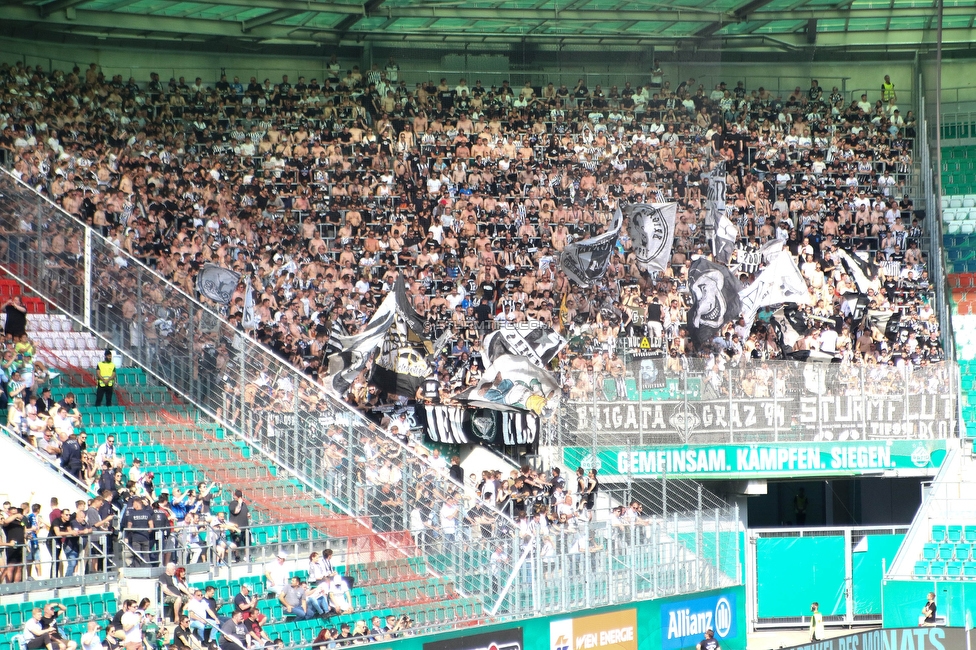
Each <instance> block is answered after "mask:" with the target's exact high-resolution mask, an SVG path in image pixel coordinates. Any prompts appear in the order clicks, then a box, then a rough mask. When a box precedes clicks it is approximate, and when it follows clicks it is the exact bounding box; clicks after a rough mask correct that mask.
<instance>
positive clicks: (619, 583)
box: [126, 508, 741, 632]
mask: <svg viewBox="0 0 976 650" xmlns="http://www.w3.org/2000/svg"><path fill="white" fill-rule="evenodd" d="M737 516H738V515H737V513H736V512H735V509H734V508H728V509H724V510H718V509H717V510H708V511H701V512H698V513H695V514H694V515H690V516H689V515H684V516H681V515H678V514H674V515H671V516H669V517H657V516H654V517H647V518H643V517H642V518H639V519H633V520H627V521H619V520H618V521H615V522H614V521H609V520H608V521H595V520H594V521H589V520H587V519H586V518H585V517H582V516H581V517H573V518H572V519H570V520H569V521H568V522H566V523H563V524H559V525H554V526H552V527H543V526H540V525H538V524H532V525H530V526H524V527H523V533H524V534H522V535H516V536H513V535H511V534H508V532H505V533H504V534H501V535H499V534H497V533H496V532H495V531H487V530H485V528H484V527H483V526H482V525H480V524H474V525H459V526H457V527H456V528H453V529H451V532H446V531H445V530H443V529H437V528H431V529H428V530H426V531H423V532H420V531H418V532H415V533H414V536H413V541H412V543H411V542H407V543H401V544H398V545H397V546H396V547H395V548H394V547H385V548H376V547H375V546H374V544H375V540H376V538H375V536H364V537H361V538H350V539H349V540H347V541H348V544H347V545H346V546H344V547H334V541H333V540H331V539H330V540H325V539H301V540H298V539H295V540H290V541H287V542H285V541H281V538H282V537H284V536H285V535H286V527H287V526H293V525H285V526H265V527H263V528H264V529H266V530H270V531H272V533H271V534H274V532H273V531H277V534H278V536H279V539H278V540H275V541H273V542H269V543H267V544H254V543H253V540H254V539H255V537H256V533H257V531H258V529H259V528H260V527H252V528H251V529H250V532H251V535H250V538H251V540H252V543H251V544H250V545H247V546H244V545H242V546H241V547H240V548H239V549H228V551H227V553H228V554H233V553H235V552H239V553H242V554H245V557H244V558H242V560H241V562H239V563H234V562H231V563H232V564H235V566H238V567H239V566H241V565H242V564H247V565H248V566H250V567H256V568H257V569H258V573H257V574H255V575H254V576H253V581H254V584H252V590H254V591H255V593H261V592H262V591H263V589H262V587H263V583H264V580H265V578H264V565H266V564H268V563H271V562H274V559H275V558H276V557H277V556H278V554H279V553H280V552H284V553H285V555H286V556H287V559H288V560H299V561H303V560H305V559H307V558H308V556H309V554H310V553H311V551H313V550H316V551H322V550H324V549H325V547H326V546H330V547H333V550H334V551H335V553H334V555H333V556H332V565H333V566H334V567H335V568H336V569H337V570H339V571H340V573H342V574H343V575H346V576H351V577H353V578H354V580H355V584H356V585H357V586H359V587H357V593H356V594H354V595H353V597H354V598H355V599H356V603H357V605H358V604H359V603H362V605H359V606H357V607H355V609H356V612H357V614H356V616H360V615H362V614H363V613H365V610H369V609H370V605H368V603H370V602H374V603H375V602H377V601H375V600H371V599H370V598H369V596H368V594H369V593H371V592H372V593H377V594H380V593H382V594H386V593H388V592H390V591H395V592H397V593H398V595H397V596H396V597H384V598H383V601H384V602H387V601H392V602H397V603H398V607H399V608H400V609H401V610H402V611H404V612H411V611H413V610H416V609H422V608H424V607H426V606H428V605H429V603H430V602H431V601H437V603H436V604H438V605H447V606H451V603H452V597H453V598H456V599H458V600H457V601H455V602H458V603H463V604H466V605H473V607H474V609H473V611H474V613H475V618H485V617H487V616H490V617H492V618H493V619H494V620H496V621H501V620H510V619H513V618H524V617H528V616H534V615H538V614H539V613H556V612H565V611H574V610H576V609H579V608H580V607H583V606H585V607H598V606H605V605H612V604H617V603H625V602H632V601H634V600H637V599H647V598H656V597H662V596H668V595H675V594H682V593H691V592H695V591H701V590H706V589H713V588H719V587H727V586H732V585H735V584H739V578H738V576H739V574H740V566H739V559H738V558H739V552H740V550H741V549H740V538H741V535H740V534H739V532H738V523H737ZM165 544H166V542H165V541H164V540H163V539H159V540H158V541H157V542H156V546H155V547H154V548H153V549H151V550H149V551H144V552H143V553H142V556H143V558H144V559H146V560H149V562H148V564H149V565H151V566H152V567H155V569H152V570H149V571H148V572H147V575H151V576H155V575H157V574H158V573H159V570H160V567H161V566H162V565H163V564H164V562H165V559H164V558H163V556H162V549H165V548H166V546H165ZM196 550H197V549H193V551H192V552H194V553H195V552H196ZM183 552H185V551H183ZM210 552H211V553H212V549H211V551H210ZM126 556H127V557H137V556H138V554H137V553H135V552H133V551H132V550H131V548H130V549H127V551H126ZM174 557H175V556H174ZM211 560H212V557H211ZM371 563H375V564H371ZM305 567H307V565H305V564H303V563H300V564H298V565H297V566H295V567H294V568H295V569H303V568H305ZM191 569H192V570H191ZM200 569H201V567H200V566H199V565H197V566H195V567H194V566H188V567H187V570H188V573H196V574H197V575H199V574H200ZM425 569H426V571H427V572H428V573H427V575H438V576H442V581H446V582H447V583H448V585H449V589H447V590H446V591H444V590H439V588H438V587H437V586H436V585H435V586H434V587H433V588H431V587H430V586H429V585H428V587H425V588H423V589H417V588H414V592H416V593H414V592H412V591H411V590H410V589H409V588H402V587H401V585H400V584H398V583H409V582H410V581H411V580H415V579H417V578H419V577H421V573H418V572H423V571H424V570H425ZM203 570H205V571H206V570H208V569H207V568H204V569H203ZM126 571H127V575H128V574H129V572H131V570H128V569H127V570H126ZM209 572H210V576H212V577H220V576H221V575H223V574H222V573H220V569H215V568H214V567H213V566H212V562H211V567H210V568H209ZM244 580H245V581H246V580H247V578H246V577H245V578H244ZM204 581H205V580H204ZM195 582H197V583H200V582H201V579H200V578H197V579H196V580H195ZM428 588H431V589H438V591H431V592H428ZM401 591H402V592H403V593H400V592H401ZM361 596H362V598H361V600H360V597H361ZM415 618H416V614H415ZM459 618H462V619H463V618H465V617H459ZM468 618H470V617H468ZM419 622H421V623H423V624H425V625H426V628H425V631H429V632H434V631H438V630H439V629H447V628H450V627H452V626H454V625H455V624H456V623H457V621H443V622H441V623H440V624H437V625H434V624H433V621H427V620H424V621H419Z"/></svg>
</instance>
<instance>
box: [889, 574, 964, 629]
mask: <svg viewBox="0 0 976 650" xmlns="http://www.w3.org/2000/svg"><path fill="white" fill-rule="evenodd" d="M930 591H933V592H935V604H936V605H937V606H938V615H939V616H945V617H946V624H947V625H951V626H965V625H966V621H967V617H968V620H971V621H974V622H976V582H963V581H958V582H949V581H931V580H888V581H886V582H885V583H884V585H883V587H882V593H883V596H884V611H883V615H884V626H885V627H908V626H912V625H918V617H919V614H921V612H922V605H924V604H925V597H926V594H928V592H930Z"/></svg>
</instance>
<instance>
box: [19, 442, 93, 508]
mask: <svg viewBox="0 0 976 650" xmlns="http://www.w3.org/2000/svg"><path fill="white" fill-rule="evenodd" d="M0 458H3V471H2V472H0V501H8V500H9V501H10V502H11V503H14V504H17V505H20V504H21V503H23V502H25V501H26V502H28V503H32V504H33V503H39V504H41V506H43V510H42V511H41V512H42V513H43V514H44V515H45V516H47V514H48V513H49V512H50V507H49V506H50V503H51V497H57V498H58V503H60V504H61V507H62V508H68V509H69V510H72V511H74V509H75V501H79V500H81V499H85V500H87V499H88V495H86V494H85V493H84V492H82V491H81V489H80V488H78V487H76V486H75V485H74V484H72V483H69V482H68V481H67V480H65V479H64V478H63V477H62V476H61V475H60V474H59V473H58V472H57V471H56V470H55V469H53V468H52V467H50V466H48V465H47V464H46V462H45V461H43V460H41V459H40V458H38V457H36V456H34V455H33V454H31V453H29V452H27V451H26V450H25V449H24V448H23V447H21V446H20V444H18V443H16V442H14V441H13V440H11V439H10V438H9V437H8V436H7V434H6V433H5V432H0Z"/></svg>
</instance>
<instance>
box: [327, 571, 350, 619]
mask: <svg viewBox="0 0 976 650" xmlns="http://www.w3.org/2000/svg"><path fill="white" fill-rule="evenodd" d="M329 607H331V609H332V611H334V612H335V613H336V614H339V615H340V616H342V615H345V614H352V612H353V608H352V601H351V600H350V597H349V585H348V584H347V583H346V581H345V580H344V579H343V578H342V576H340V575H338V574H337V575H336V576H335V577H334V578H332V582H331V583H330V585H329Z"/></svg>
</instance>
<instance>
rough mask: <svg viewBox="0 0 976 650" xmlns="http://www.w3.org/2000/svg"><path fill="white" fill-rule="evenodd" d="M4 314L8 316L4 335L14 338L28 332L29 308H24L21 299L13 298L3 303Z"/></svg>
mask: <svg viewBox="0 0 976 650" xmlns="http://www.w3.org/2000/svg"><path fill="white" fill-rule="evenodd" d="M3 312H4V313H5V314H6V315H7V321H6V323H5V324H4V326H3V333H4V334H6V335H7V336H13V337H20V336H23V335H24V334H25V333H26V332H27V307H24V302H23V300H21V297H20V296H19V295H17V296H13V297H12V298H11V299H10V300H8V301H7V302H5V303H3Z"/></svg>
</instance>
